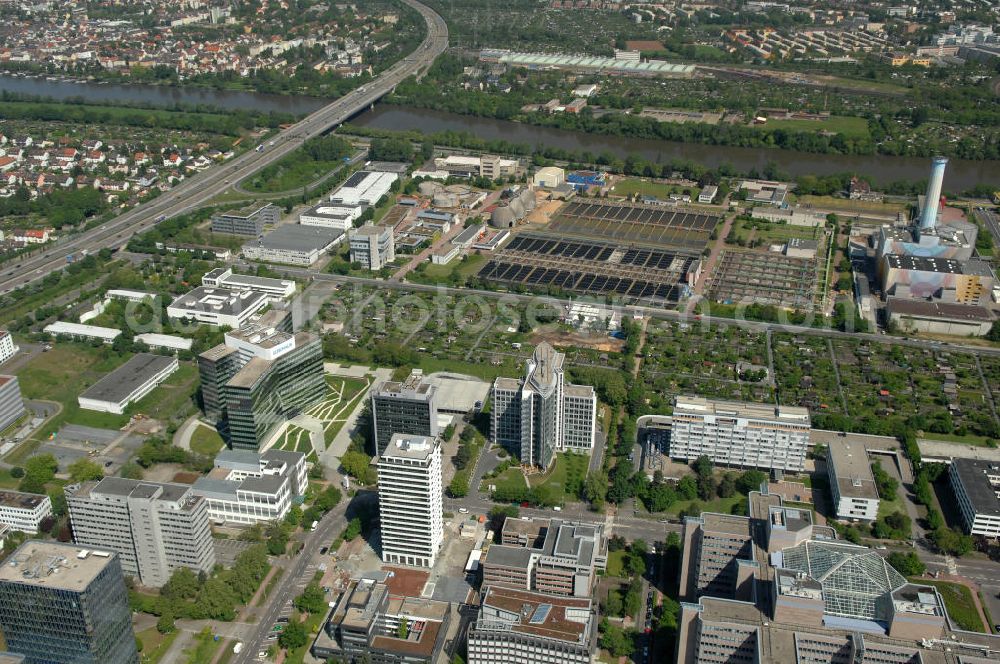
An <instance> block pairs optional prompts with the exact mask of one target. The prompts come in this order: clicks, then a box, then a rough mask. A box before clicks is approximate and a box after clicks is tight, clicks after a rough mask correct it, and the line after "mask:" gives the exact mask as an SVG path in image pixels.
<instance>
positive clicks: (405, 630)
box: [396, 616, 410, 641]
mask: <svg viewBox="0 0 1000 664" xmlns="http://www.w3.org/2000/svg"><path fill="white" fill-rule="evenodd" d="M409 636H410V623H409V622H408V621H407V620H406V616H403V617H402V618H401V619H400V621H399V626H398V627H396V638H398V639H402V640H404V641H405V640H406V639H407V637H409Z"/></svg>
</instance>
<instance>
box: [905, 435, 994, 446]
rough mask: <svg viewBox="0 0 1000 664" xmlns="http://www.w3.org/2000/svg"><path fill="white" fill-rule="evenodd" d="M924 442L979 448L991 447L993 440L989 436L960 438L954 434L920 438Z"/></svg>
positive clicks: (965, 436)
mask: <svg viewBox="0 0 1000 664" xmlns="http://www.w3.org/2000/svg"><path fill="white" fill-rule="evenodd" d="M920 438H923V439H924V440H937V441H941V442H945V443H959V444H962V445H975V446H977V447H986V446H988V445H989V442H990V440H991V438H990V437H989V436H973V435H972V434H966V435H964V436H959V435H958V434H954V433H928V434H926V435H923V436H920Z"/></svg>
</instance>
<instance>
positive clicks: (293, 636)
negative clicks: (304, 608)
mask: <svg viewBox="0 0 1000 664" xmlns="http://www.w3.org/2000/svg"><path fill="white" fill-rule="evenodd" d="M308 642H309V635H308V634H306V628H305V627H303V626H302V623H300V622H299V621H298V620H290V621H288V624H287V625H285V629H284V631H282V632H281V636H279V637H278V643H279V644H281V647H282V648H286V649H288V650H295V649H296V648H301V647H302V646H304V645H305V644H306V643H308Z"/></svg>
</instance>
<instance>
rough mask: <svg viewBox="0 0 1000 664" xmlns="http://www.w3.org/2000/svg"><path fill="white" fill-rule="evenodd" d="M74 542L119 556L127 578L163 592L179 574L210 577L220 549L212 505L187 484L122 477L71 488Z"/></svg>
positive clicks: (68, 501)
mask: <svg viewBox="0 0 1000 664" xmlns="http://www.w3.org/2000/svg"><path fill="white" fill-rule="evenodd" d="M66 502H67V504H68V506H69V518H70V523H71V524H72V527H73V541H74V542H76V543H77V544H79V545H81V546H86V547H93V548H101V549H107V550H110V551H114V552H115V553H117V554H118V555H119V557H120V559H121V567H122V569H123V570H124V571H125V573H126V574H128V575H131V576H134V577H136V578H137V580H138V581H139V583H141V584H142V585H144V586H149V587H152V588H159V587H160V586H162V585H163V584H164V583H166V582H167V581H168V580H169V579H170V575H171V574H172V573H173V572H174V570H175V569H178V568H180V567H187V568H189V569H192V570H194V571H195V572H205V573H206V574H208V573H209V572H211V571H212V567H213V566H214V565H215V549H214V548H213V545H212V531H211V528H210V526H209V521H208V503H207V502H206V501H205V500H204V499H203V498H201V497H200V496H197V495H195V493H194V492H193V491H192V489H191V487H190V486H187V485H184V484H161V483H159V482H146V481H142V480H129V479H125V478H122V477H105V478H104V479H103V480H101V481H99V482H84V483H83V484H76V485H70V486H68V487H66Z"/></svg>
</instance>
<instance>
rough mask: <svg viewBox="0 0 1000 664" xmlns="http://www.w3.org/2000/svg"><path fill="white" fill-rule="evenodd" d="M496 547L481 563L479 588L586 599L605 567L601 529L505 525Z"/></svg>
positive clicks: (545, 522) (536, 522) (554, 523)
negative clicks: (502, 587)
mask: <svg viewBox="0 0 1000 664" xmlns="http://www.w3.org/2000/svg"><path fill="white" fill-rule="evenodd" d="M501 542H502V543H501V544H494V545H493V546H491V547H490V548H489V549H488V550H487V552H486V556H485V557H484V558H483V559H482V569H483V585H487V586H504V587H508V588H517V589H519V590H530V591H534V592H539V593H545V594H548V595H559V596H562V597H590V596H591V593H592V591H593V589H594V584H595V583H596V581H597V572H598V570H603V569H605V568H606V567H607V562H608V542H607V539H606V538H605V537H604V528H603V526H601V525H600V524H589V523H587V524H583V523H573V522H570V521H561V520H558V519H552V520H551V521H550V520H549V519H529V520H527V521H525V520H522V519H507V521H505V522H504V527H503V531H502V534H501Z"/></svg>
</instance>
